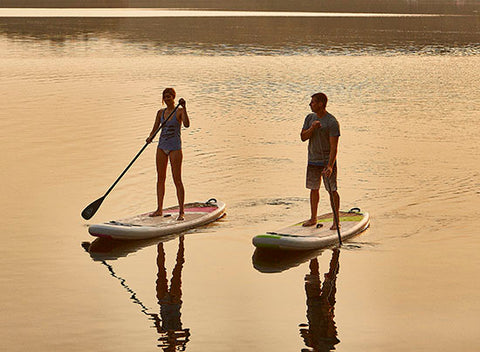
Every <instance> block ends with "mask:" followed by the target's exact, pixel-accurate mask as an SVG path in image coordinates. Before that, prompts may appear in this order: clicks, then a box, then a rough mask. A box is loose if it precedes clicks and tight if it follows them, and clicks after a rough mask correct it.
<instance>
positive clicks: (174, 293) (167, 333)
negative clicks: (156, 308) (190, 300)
mask: <svg viewBox="0 0 480 352" xmlns="http://www.w3.org/2000/svg"><path fill="white" fill-rule="evenodd" d="M184 254H185V246H184V238H183V236H180V238H179V245H178V252H177V260H176V264H175V268H174V269H173V272H172V279H171V281H170V288H169V287H168V279H167V270H166V268H165V251H164V249H163V243H159V244H158V255H157V267H158V274H157V285H156V288H157V299H158V304H159V305H160V317H161V321H157V322H156V323H157V324H155V325H156V326H157V331H158V332H159V333H160V335H161V337H160V338H159V339H158V341H159V342H160V344H159V345H158V346H159V347H161V348H163V350H164V351H172V352H173V351H177V347H178V349H179V350H181V351H184V350H185V345H186V344H187V342H188V341H189V336H190V329H182V321H181V315H182V314H181V312H180V309H181V307H182V268H183V263H185V259H184Z"/></svg>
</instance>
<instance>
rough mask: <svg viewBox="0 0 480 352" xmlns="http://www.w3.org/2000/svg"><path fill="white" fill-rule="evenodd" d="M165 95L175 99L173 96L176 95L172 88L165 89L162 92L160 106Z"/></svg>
mask: <svg viewBox="0 0 480 352" xmlns="http://www.w3.org/2000/svg"><path fill="white" fill-rule="evenodd" d="M167 93H170V94H171V95H173V97H174V98H175V96H176V95H177V93H175V89H173V88H165V89H164V90H163V92H162V105H163V103H164V100H163V97H164V96H165V94H167Z"/></svg>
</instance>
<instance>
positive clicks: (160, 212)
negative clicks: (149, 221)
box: [148, 210, 163, 218]
mask: <svg viewBox="0 0 480 352" xmlns="http://www.w3.org/2000/svg"><path fill="white" fill-rule="evenodd" d="M162 215H163V213H162V211H161V210H155V211H154V212H151V213H150V214H148V216H150V217H151V218H153V217H155V216H162Z"/></svg>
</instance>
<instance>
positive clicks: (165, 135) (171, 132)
mask: <svg viewBox="0 0 480 352" xmlns="http://www.w3.org/2000/svg"><path fill="white" fill-rule="evenodd" d="M167 117H168V116H167ZM163 121H165V110H163V112H162V116H161V118H160V123H163ZM180 130H181V125H180V122H178V120H177V112H176V111H175V113H174V114H173V116H172V117H170V119H169V120H168V121H167V123H166V124H165V125H164V126H163V128H162V131H161V132H160V139H159V140H158V147H159V148H160V149H164V150H180V149H182V139H181V138H180Z"/></svg>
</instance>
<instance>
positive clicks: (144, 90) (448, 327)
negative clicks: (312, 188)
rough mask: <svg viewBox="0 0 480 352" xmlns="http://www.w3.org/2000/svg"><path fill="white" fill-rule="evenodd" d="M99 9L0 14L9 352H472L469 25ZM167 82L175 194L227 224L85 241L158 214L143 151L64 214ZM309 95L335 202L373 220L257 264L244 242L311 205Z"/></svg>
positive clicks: (474, 199) (477, 261) (476, 45)
mask: <svg viewBox="0 0 480 352" xmlns="http://www.w3.org/2000/svg"><path fill="white" fill-rule="evenodd" d="M469 4H471V3H469ZM110 11H111V15H110V16H106V17H102V18H99V17H95V16H94V17H65V16H63V17H54V18H50V17H21V14H20V17H19V15H16V16H14V17H0V84H1V87H2V89H1V90H0V101H1V106H2V109H1V110H0V129H1V133H0V145H1V148H2V154H1V160H2V165H3V168H2V172H1V173H0V175H1V176H0V177H1V179H0V180H1V191H2V198H1V202H0V212H1V214H2V223H1V225H0V226H1V230H2V241H3V245H2V246H1V248H0V268H1V269H0V270H1V275H0V285H1V287H2V290H1V291H0V316H1V318H0V338H1V340H2V346H3V348H4V349H5V350H6V351H30V350H32V351H42V352H43V351H132V350H133V351H158V350H164V351H174V350H175V348H177V350H185V351H202V352H203V351H211V352H216V351H222V352H224V351H246V350H250V351H262V352H273V351H275V352H277V351H329V350H333V349H335V350H338V351H406V350H412V351H413V350H415V351H452V350H461V351H477V350H478V346H479V343H480V328H479V326H480V318H479V317H480V305H479V295H478V293H479V292H480V284H479V281H478V277H479V269H480V257H479V255H478V250H479V249H480V237H479V236H478V227H479V225H480V220H479V219H480V207H479V200H480V191H479V189H480V181H479V180H480V179H479V176H480V169H479V165H480V151H479V144H480V124H479V123H478V118H479V117H480V94H479V92H478V82H480V42H479V41H478V38H480V21H479V17H478V15H476V16H468V15H467V16H464V15H462V16H450V15H435V16H423V15H416V16H378V15H376V16H368V15H362V16H360V17H358V16H353V15H342V16H340V15H338V16H332V15H325V16H322V15H318V16H316V17H302V16H298V15H295V14H290V15H288V16H287V15H285V16H280V17H279V16H273V15H272V16H265V15H262V16H248V17H244V16H235V15H231V14H230V15H228V14H225V16H217V17H206V16H205V15H203V14H202V13H201V12H196V15H192V14H190V15H189V16H191V17H188V18H187V17H181V16H180V17H169V16H168V15H165V16H157V17H146V18H145V17H141V16H138V15H135V16H133V15H132V16H131V17H125V16H123V17H117V16H118V11H119V10H110ZM67 12H68V11H67ZM67 12H65V13H67ZM0 14H1V15H2V16H6V15H5V12H0ZM57 15H58V14H57ZM167 86H173V87H175V88H176V90H177V93H178V97H184V98H185V99H186V100H187V103H188V108H189V114H190V117H191V128H189V129H185V130H183V132H182V133H183V142H184V169H183V173H184V184H185V187H186V198H187V201H197V200H207V199H209V198H211V197H216V198H218V199H221V200H223V201H225V202H226V203H227V216H226V217H225V218H223V219H221V220H220V221H218V222H216V223H214V224H211V225H209V226H207V227H204V228H201V229H197V230H194V231H189V232H187V233H184V234H183V235H182V236H181V237H179V236H173V237H171V238H167V239H165V240H164V241H163V242H160V240H153V241H144V242H133V243H131V242H129V243H120V244H118V243H111V242H101V241H100V242H99V241H94V238H92V237H91V236H89V234H88V231H87V227H88V225H89V224H91V223H97V222H103V221H108V220H112V219H116V218H121V217H125V216H129V215H132V214H137V213H140V212H145V211H149V210H153V209H154V207H155V180H156V174H155V168H154V154H155V147H154V146H150V147H149V148H148V149H147V150H146V151H145V152H144V154H142V156H141V157H140V158H139V160H138V161H137V162H136V163H135V164H134V166H133V167H132V169H131V170H130V171H129V172H128V173H127V175H126V176H125V177H124V178H123V179H122V181H121V182H120V183H119V184H118V185H117V187H116V188H115V189H114V191H113V192H112V193H111V194H110V195H109V196H108V198H107V199H106V200H105V202H104V203H103V205H102V207H101V208H100V210H99V211H98V213H97V214H96V215H95V217H94V218H92V219H91V220H90V221H84V220H83V219H82V218H81V217H80V212H81V211H82V209H83V208H84V207H85V206H86V205H88V204H89V203H90V202H92V201H93V200H95V199H97V198H98V197H100V196H101V195H103V194H104V192H105V191H106V190H107V189H108V187H109V186H110V185H111V184H112V183H113V181H114V180H115V179H116V178H117V176H118V175H119V174H120V173H121V171H122V170H123V169H124V168H125V167H126V166H127V164H128V163H129V162H130V160H131V159H132V158H133V156H134V155H135V154H136V153H137V152H138V151H139V150H140V148H141V147H142V146H143V144H144V140H145V138H146V136H147V135H148V133H149V132H150V129H151V127H152V124H153V121H154V116H155V113H156V110H157V109H158V108H159V107H160V106H161V100H160V97H161V91H162V90H163V88H164V87H167ZM317 91H323V92H325V93H326V94H327V95H328V96H329V99H330V100H329V105H328V110H329V111H330V112H331V113H333V114H334V115H335V116H336V117H337V118H338V120H339V122H340V125H341V132H342V136H341V138H340V147H339V148H340V149H339V155H338V160H339V161H338V162H339V167H340V169H339V191H340V195H341V202H342V209H349V208H351V207H360V208H361V209H363V210H366V211H368V212H370V214H371V217H372V219H371V227H370V228H369V229H368V230H367V231H366V232H364V233H363V234H362V235H360V236H358V237H356V238H354V239H353V240H351V241H349V242H347V243H345V244H344V246H342V247H341V248H340V249H339V250H332V249H326V250H324V251H317V252H313V253H312V252H309V253H304V254H301V255H300V254H295V255H289V256H287V255H282V256H277V257H273V258H272V257H265V256H264V255H262V254H261V253H257V252H255V250H254V247H253V246H252V244H251V239H252V237H253V236H254V235H257V234H260V233H264V232H265V231H274V230H276V229H278V228H280V227H283V226H284V225H286V224H290V223H292V222H295V221H299V220H301V219H304V218H307V217H308V215H309V203H308V191H307V190H306V189H305V188H304V178H305V166H306V157H307V152H306V144H305V143H302V142H301V141H300V137H299V133H300V129H301V127H302V124H303V119H304V117H305V115H306V114H307V113H309V107H308V103H309V97H310V95H311V94H313V93H314V92H317ZM168 175H169V179H168V181H167V193H166V199H165V204H166V205H174V204H175V203H176V197H175V192H174V186H173V183H172V181H171V177H170V173H169V174H168ZM321 196H322V199H321V203H320V211H321V212H327V211H328V209H329V204H328V198H327V194H326V192H325V191H323V190H322V193H321ZM87 250H88V251H87ZM175 346H176V347H175Z"/></svg>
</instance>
